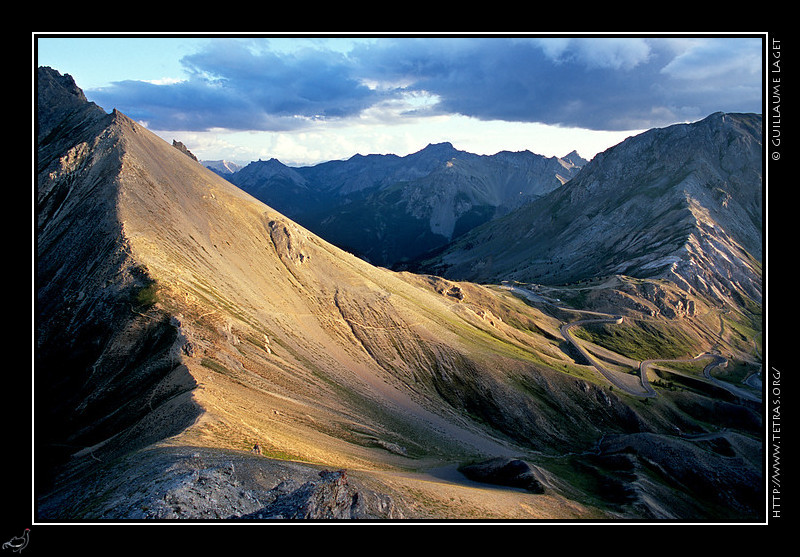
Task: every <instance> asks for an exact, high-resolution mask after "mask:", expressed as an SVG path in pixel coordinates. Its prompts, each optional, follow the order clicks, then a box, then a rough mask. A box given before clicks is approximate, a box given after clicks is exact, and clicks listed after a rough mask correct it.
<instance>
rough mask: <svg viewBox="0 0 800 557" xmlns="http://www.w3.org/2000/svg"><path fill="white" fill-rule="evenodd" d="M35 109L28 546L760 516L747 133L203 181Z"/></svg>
mask: <svg viewBox="0 0 800 557" xmlns="http://www.w3.org/2000/svg"><path fill="white" fill-rule="evenodd" d="M36 85H37V115H36V116H37V121H36V128H37V130H36V131H37V145H36V147H37V152H36V165H37V177H36V179H37V191H36V194H35V210H36V256H35V257H36V260H35V267H36V274H35V277H34V280H35V293H36V298H35V306H34V317H35V329H34V346H35V354H34V371H33V389H34V436H33V439H34V451H33V453H34V464H35V470H34V472H35V474H34V490H33V492H34V495H35V499H36V501H35V511H36V517H37V519H38V520H41V521H45V522H47V521H53V522H73V521H87V520H88V521H96V520H110V521H127V520H146V521H149V520H170V519H175V520H179V519H197V520H203V519H208V520H226V521H235V522H240V521H241V522H250V521H257V520H284V521H286V520H294V519H311V520H327V519H334V520H337V519H346V520H370V521H428V520H482V521H492V520H520V521H532V520H543V519H544V520H567V521H573V520H575V521H577V520H609V521H623V520H645V521H657V520H680V521H718V522H725V521H758V520H763V518H764V517H763V513H764V505H763V501H764V497H765V491H764V490H765V485H764V478H765V475H764V469H763V464H764V447H763V434H764V432H763V408H762V403H761V385H760V371H761V353H762V351H763V347H762V330H763V324H762V320H763V316H762V304H763V300H762V268H761V261H762V258H763V252H762V237H763V221H762V211H763V208H762V201H761V199H762V169H761V155H760V153H761V126H762V124H761V117H760V116H757V115H750V114H741V115H740V114H722V113H720V114H713V115H711V116H709V117H708V118H707V119H705V120H702V121H700V122H697V123H695V124H686V125H678V126H675V127H670V128H665V129H655V130H651V131H649V132H646V133H644V134H642V135H639V136H636V137H633V138H630V139H628V140H626V141H625V142H623V143H621V144H619V145H617V146H615V147H613V148H611V149H609V150H607V151H606V152H604V153H601V154H599V155H597V156H596V157H594V158H593V159H592V160H591V161H588V162H587V161H584V160H583V159H580V158H579V157H577V154H575V153H573V154H571V155H569V156H566V157H563V158H553V159H547V158H544V157H540V156H538V155H534V154H532V153H528V152H521V153H498V154H497V155H495V156H492V157H485V156H477V155H470V154H467V153H463V152H460V151H457V150H455V149H454V148H453V147H452V145H450V144H438V145H430V146H428V147H427V148H426V149H423V150H422V151H420V152H418V153H415V154H412V155H409V156H407V157H395V156H392V155H368V156H361V155H359V156H356V157H353V158H352V159H349V160H347V161H332V162H330V163H323V164H321V165H316V166H314V167H308V168H302V169H301V168H291V167H288V166H285V165H283V164H282V163H280V162H279V161H276V160H269V161H258V162H256V163H251V164H250V165H247V166H245V167H243V168H241V169H239V170H236V171H235V172H233V173H231V174H230V175H229V176H228V174H225V175H226V176H228V178H229V179H225V178H223V177H222V176H221V175H220V173H217V172H216V171H212V170H211V169H209V168H206V167H205V166H204V165H203V164H202V163H201V162H198V161H197V160H196V159H195V158H194V157H193V156H190V155H191V153H190V152H188V151H189V150H188V149H185V148H181V147H182V145H176V144H173V145H170V144H168V143H166V142H165V141H163V140H162V139H161V138H159V137H157V136H156V135H155V134H153V133H152V132H150V131H149V130H147V129H146V128H144V127H143V126H141V125H139V124H137V123H136V122H134V121H133V120H132V119H130V118H128V117H127V116H126V115H124V114H122V113H121V112H119V111H117V110H115V109H114V110H112V111H111V112H110V113H107V112H106V111H105V110H104V109H103V108H101V107H99V106H97V105H95V104H93V103H91V102H88V101H87V100H86V98H85V96H84V95H83V92H82V91H81V90H80V88H79V87H78V85H77V84H76V83H75V82H74V81H73V79H72V78H71V77H70V76H69V75H68V74H63V75H62V74H60V73H59V72H57V71H56V70H53V69H51V68H44V67H43V68H39V69H38V72H37V80H36ZM190 148H191V146H189V149H190ZM265 199H269V200H270V201H269V202H265ZM332 200H335V202H333V201H332ZM323 209H324V210H323ZM353 211H355V212H353ZM354 214H358V215H360V218H359V219H354V218H353V215H354ZM293 215H294V216H293ZM345 224H350V225H352V227H348V226H345ZM337 235H338V236H337ZM356 239H362V240H363V243H362V244H356ZM409 246H412V247H415V249H414V250H409V249H408V248H409ZM390 266H394V267H395V269H394V270H391V269H389V268H387V267H390ZM399 267H402V268H403V269H404V270H399Z"/></svg>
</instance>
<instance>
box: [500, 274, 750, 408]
mask: <svg viewBox="0 0 800 557" xmlns="http://www.w3.org/2000/svg"><path fill="white" fill-rule="evenodd" d="M503 288H505V289H507V290H511V291H512V292H516V293H517V294H520V295H521V296H524V297H525V298H527V299H529V300H531V301H534V302H540V303H545V304H549V305H551V306H553V307H555V308H557V309H560V310H563V311H570V312H576V313H582V314H585V315H590V316H593V318H591V319H581V320H578V321H573V322H571V323H564V324H563V325H561V327H560V328H559V330H560V332H561V336H563V337H564V340H566V341H567V342H569V343H570V344H571V345H572V346H574V347H575V349H576V350H577V351H578V352H579V353H580V354H581V356H583V358H584V359H585V360H586V361H587V362H589V364H591V365H592V366H593V367H594V368H595V369H596V370H597V371H598V372H599V373H600V374H601V375H602V376H603V377H604V378H605V379H606V380H607V381H608V382H609V383H611V384H612V385H614V386H615V387H616V388H619V389H621V390H622V391H624V392H626V393H628V394H630V395H632V396H637V397H644V398H651V397H655V396H657V393H656V391H655V390H654V389H653V387H652V385H650V382H649V381H648V380H647V372H648V369H649V368H650V367H652V366H653V365H656V364H659V363H670V362H672V363H688V362H695V361H698V360H700V359H703V358H711V362H710V363H709V364H708V365H706V366H705V368H703V376H704V377H705V379H706V380H708V381H709V382H711V383H713V384H715V385H717V386H718V387H722V388H723V389H726V390H727V391H729V392H730V393H732V394H734V395H735V396H738V397H740V398H744V399H747V400H752V401H756V402H759V401H760V400H761V399H760V398H758V396H756V395H754V394H753V393H750V392H748V391H747V390H745V389H740V388H737V387H736V386H734V385H730V384H729V383H727V382H725V381H720V380H719V379H716V378H714V377H712V376H711V370H712V369H714V368H715V367H718V366H726V365H728V360H727V359H726V358H724V357H723V356H720V355H719V354H715V353H713V352H705V353H703V354H700V355H698V356H696V357H695V358H693V359H691V360H685V359H684V360H681V359H663V360H660V359H653V360H644V361H642V362H640V363H639V378H640V380H641V387H642V388H641V390H639V389H633V388H631V387H630V385H628V384H626V383H624V382H622V381H620V378H619V372H615V371H613V370H610V369H608V368H607V367H605V366H604V365H603V364H602V363H601V362H600V361H598V359H597V358H595V357H594V356H592V355H591V354H590V353H589V351H588V350H586V348H584V347H583V346H582V345H581V344H580V343H579V342H578V341H577V339H576V338H575V337H574V336H573V335H572V333H571V329H573V328H574V327H580V326H583V325H589V324H599V323H613V324H617V325H619V324H622V322H623V316H622V315H613V314H609V313H601V312H596V311H586V310H576V309H573V308H567V307H562V306H559V305H557V304H554V303H553V302H552V301H550V300H548V299H546V298H544V297H542V296H539V295H538V294H536V293H534V292H531V291H530V290H527V289H525V288H520V287H518V286H511V285H508V284H504V285H503Z"/></svg>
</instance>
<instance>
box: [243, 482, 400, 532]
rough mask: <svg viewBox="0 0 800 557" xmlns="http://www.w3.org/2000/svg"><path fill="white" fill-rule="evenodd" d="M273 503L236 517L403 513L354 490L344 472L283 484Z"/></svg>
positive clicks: (372, 516)
mask: <svg viewBox="0 0 800 557" xmlns="http://www.w3.org/2000/svg"><path fill="white" fill-rule="evenodd" d="M273 492H274V493H276V494H277V495H276V497H275V500H274V501H273V502H272V503H270V504H269V505H266V506H265V507H263V508H261V509H259V510H257V511H255V512H252V513H249V514H246V515H243V516H241V517H239V518H242V519H252V520H270V519H290V520H297V519H303V520H315V519H325V520H331V519H333V520H337V519H338V520H341V519H348V520H349V519H375V518H380V519H402V518H404V515H403V512H402V511H401V510H400V509H399V508H398V507H397V505H395V503H394V501H393V500H392V498H391V497H389V496H388V495H384V494H380V493H375V492H373V491H370V490H367V489H357V488H356V487H354V486H353V485H351V483H350V482H349V481H348V479H347V471H346V470H338V471H329V470H323V471H321V472H319V476H318V478H317V479H314V480H309V481H307V482H305V483H303V484H298V483H297V482H295V481H288V482H283V483H281V484H280V485H278V486H277V487H275V488H274V489H273Z"/></svg>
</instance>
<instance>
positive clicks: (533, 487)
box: [461, 457, 544, 493]
mask: <svg viewBox="0 0 800 557" xmlns="http://www.w3.org/2000/svg"><path fill="white" fill-rule="evenodd" d="M461 472H462V473H463V474H464V475H465V476H466V477H468V478H469V479H471V480H474V481H476V482H484V483H490V484H496V485H504V486H507V487H518V488H521V489H524V490H526V491H530V492H531V493H544V485H542V482H540V481H539V479H538V478H537V477H536V476H537V474H536V469H535V467H534V466H532V465H531V464H530V463H528V462H525V461H524V460H520V459H517V458H514V459H510V458H502V457H500V458H493V459H491V460H487V461H484V462H480V463H478V464H470V465H469V466H464V467H463V468H461Z"/></svg>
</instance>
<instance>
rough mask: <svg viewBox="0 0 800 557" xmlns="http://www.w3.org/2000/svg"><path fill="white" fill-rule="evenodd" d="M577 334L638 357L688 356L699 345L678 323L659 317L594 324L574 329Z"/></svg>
mask: <svg viewBox="0 0 800 557" xmlns="http://www.w3.org/2000/svg"><path fill="white" fill-rule="evenodd" d="M574 333H575V336H576V337H578V338H581V339H583V340H586V341H588V342H592V343H594V344H597V345H598V346H602V347H604V348H607V349H609V350H612V351H614V352H616V353H617V354H621V355H623V356H627V357H629V358H633V359H637V360H651V359H670V358H685V357H687V356H688V355H692V354H696V353H697V351H698V349H699V347H698V346H697V345H696V342H695V341H694V340H693V339H692V338H691V337H689V336H688V335H687V334H686V333H685V332H683V331H682V330H681V329H680V327H679V326H674V325H672V324H669V323H664V322H656V321H631V320H629V319H628V320H626V321H624V322H623V323H622V324H620V325H617V324H607V323H601V324H594V325H587V326H584V327H576V328H575V329H574Z"/></svg>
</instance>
